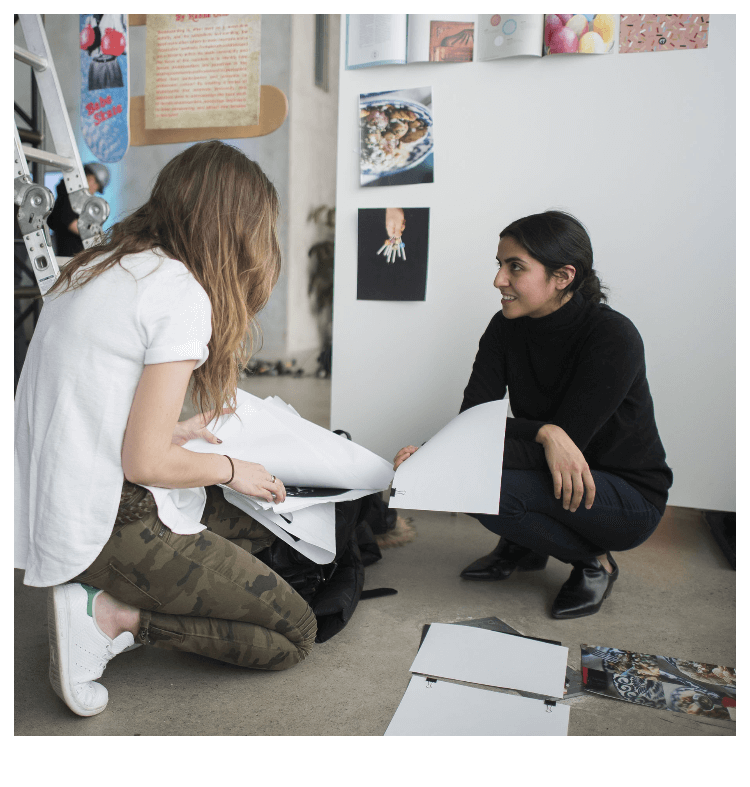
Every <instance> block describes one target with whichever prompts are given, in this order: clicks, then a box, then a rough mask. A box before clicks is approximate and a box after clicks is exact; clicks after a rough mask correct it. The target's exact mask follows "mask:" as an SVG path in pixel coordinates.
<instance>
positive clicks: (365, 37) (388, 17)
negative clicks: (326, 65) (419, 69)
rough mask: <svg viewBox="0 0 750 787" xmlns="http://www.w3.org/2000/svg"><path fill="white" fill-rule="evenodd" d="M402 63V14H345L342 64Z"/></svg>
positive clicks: (404, 17) (403, 25) (376, 64)
mask: <svg viewBox="0 0 750 787" xmlns="http://www.w3.org/2000/svg"><path fill="white" fill-rule="evenodd" d="M404 63H406V14H347V15H346V68H347V69H352V68H367V67H369V66H384V65H393V64H404Z"/></svg>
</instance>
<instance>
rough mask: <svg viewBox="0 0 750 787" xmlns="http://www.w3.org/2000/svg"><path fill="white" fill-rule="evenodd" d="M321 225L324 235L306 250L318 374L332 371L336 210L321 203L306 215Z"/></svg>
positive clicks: (326, 375) (308, 292)
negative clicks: (318, 349) (318, 346)
mask: <svg viewBox="0 0 750 787" xmlns="http://www.w3.org/2000/svg"><path fill="white" fill-rule="evenodd" d="M307 220H308V221H312V222H314V223H315V224H317V225H318V226H319V227H321V228H322V229H323V230H324V232H325V234H326V236H327V237H325V238H324V239H323V240H320V241H318V242H317V243H314V244H313V245H312V246H311V247H310V250H309V251H308V252H307V255H308V257H309V258H310V264H309V268H308V271H309V285H308V288H307V294H308V295H309V296H310V299H311V301H312V308H313V312H314V313H315V316H316V318H317V321H318V333H319V335H320V344H321V353H320V355H319V356H318V370H317V375H318V377H329V376H330V374H331V348H332V336H333V230H334V228H335V226H336V209H335V208H329V207H328V206H327V205H320V206H319V207H317V208H314V209H313V210H311V211H310V214H309V216H308V217H307Z"/></svg>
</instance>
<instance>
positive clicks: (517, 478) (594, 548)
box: [476, 469, 661, 563]
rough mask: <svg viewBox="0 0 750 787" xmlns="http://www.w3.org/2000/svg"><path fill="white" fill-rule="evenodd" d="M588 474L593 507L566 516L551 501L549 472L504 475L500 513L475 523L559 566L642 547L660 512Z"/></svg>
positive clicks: (626, 489)
mask: <svg viewBox="0 0 750 787" xmlns="http://www.w3.org/2000/svg"><path fill="white" fill-rule="evenodd" d="M591 474H592V475H593V476H594V483H595V484H596V497H595V498H594V505H593V506H592V507H591V508H590V509H587V508H586V507H585V506H584V503H583V501H581V504H580V506H579V507H578V508H577V509H576V511H574V512H570V511H566V510H565V509H564V508H563V507H562V500H557V499H556V498H555V493H554V488H553V486H552V476H551V475H550V473H549V472H548V471H543V470H507V469H506V470H503V478H502V485H501V489H500V511H499V513H498V514H497V515H495V516H492V515H489V514H477V515H476V518H477V519H478V520H479V521H480V522H481V523H482V524H483V525H484V526H485V527H486V528H487V529H488V530H491V531H492V532H493V533H497V534H498V535H499V536H503V537H505V538H507V539H508V540H509V541H513V542H514V543H516V544H519V545H521V546H524V547H528V548H529V549H533V550H534V552H537V553H538V554H540V555H552V557H555V558H557V559H558V560H562V561H563V562H564V563H572V562H573V561H574V560H581V559H584V558H589V557H597V556H599V555H603V554H604V553H605V552H610V551H611V552H623V551H625V550H626V549H633V548H634V547H637V546H639V545H640V544H642V543H643V542H644V541H645V540H646V539H647V538H648V537H649V536H650V535H651V534H652V533H653V532H654V530H656V526H657V525H658V524H659V520H660V519H661V514H660V513H659V511H658V510H657V509H656V507H655V506H653V505H652V504H651V503H649V501H648V500H646V498H645V497H643V495H642V494H641V493H640V492H638V491H637V490H636V489H634V488H633V487H632V486H630V484H628V483H627V482H625V481H623V480H622V479H621V478H618V477H617V476H615V475H612V474H611V473H604V472H601V471H599V470H593V471H592V473H591Z"/></svg>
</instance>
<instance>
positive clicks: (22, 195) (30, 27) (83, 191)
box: [13, 14, 109, 297]
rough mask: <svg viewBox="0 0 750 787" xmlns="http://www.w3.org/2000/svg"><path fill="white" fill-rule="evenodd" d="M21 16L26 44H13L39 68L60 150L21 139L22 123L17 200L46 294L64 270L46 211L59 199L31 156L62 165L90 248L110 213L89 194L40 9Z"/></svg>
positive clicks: (34, 266) (43, 97)
mask: <svg viewBox="0 0 750 787" xmlns="http://www.w3.org/2000/svg"><path fill="white" fill-rule="evenodd" d="M18 18H19V22H20V23H21V28H22V29H23V34H24V37H25V39H26V47H27V49H23V48H22V47H20V46H17V45H16V46H14V48H13V50H14V51H13V54H14V56H15V59H16V60H20V61H21V62H23V63H26V64H27V65H30V66H31V67H32V68H33V70H34V76H35V78H36V84H37V87H38V90H39V95H40V97H41V100H42V104H43V106H44V111H45V114H46V116H47V123H48V125H49V129H50V134H51V136H52V142H53V144H54V147H55V151H56V152H55V153H52V152H50V151H47V150H41V149H39V148H32V147H28V146H26V145H22V144H21V139H20V136H19V133H18V124H17V123H15V121H14V131H15V140H14V141H15V169H14V181H13V187H14V202H15V204H16V206H17V207H18V211H17V213H16V216H17V218H18V224H19V226H20V228H21V233H22V235H23V240H24V244H25V246H26V251H27V253H28V255H29V260H31V267H32V269H33V271H34V276H35V277H36V282H37V285H38V286H39V291H40V293H41V295H42V297H44V294H45V293H46V292H47V291H48V290H49V288H50V287H51V286H52V285H53V284H54V283H55V281H56V280H57V277H58V276H59V275H60V268H59V266H58V263H57V260H56V259H55V253H54V251H53V250H52V248H51V246H50V244H49V231H48V229H47V216H49V214H50V211H51V210H52V207H53V206H54V204H55V198H54V196H53V194H52V192H51V191H50V190H49V189H48V188H46V186H44V185H43V184H41V183H34V182H33V181H32V179H31V176H30V175H29V166H28V163H27V161H36V162H39V163H41V164H47V165H51V166H53V167H57V168H59V169H61V170H62V172H63V178H64V181H65V188H66V190H67V192H68V196H69V197H70V206H71V208H72V209H73V211H74V212H75V213H77V214H78V230H79V233H80V236H81V240H82V241H83V247H84V248H85V249H88V248H89V247H91V246H93V245H94V244H96V243H98V242H99V240H100V239H101V234H102V224H103V223H104V222H105V221H106V220H107V216H109V205H108V204H107V202H106V200H105V199H104V198H103V197H99V196H96V195H91V194H89V191H88V188H87V186H88V183H87V180H86V175H85V173H84V171H83V165H82V164H81V157H80V154H79V153H78V147H77V146H76V143H75V137H74V136H73V129H72V127H71V125H70V118H69V117H68V113H67V110H66V108H65V102H64V101H63V97H62V91H61V90H60V82H59V80H58V78H57V72H56V71H55V65H54V63H53V61H52V54H51V53H50V50H49V44H48V43H47V36H46V34H45V32H44V24H43V22H42V17H41V15H39V14H19V15H18Z"/></svg>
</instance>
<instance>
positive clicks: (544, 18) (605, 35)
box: [346, 14, 620, 69]
mask: <svg viewBox="0 0 750 787" xmlns="http://www.w3.org/2000/svg"><path fill="white" fill-rule="evenodd" d="M619 26H620V16H619V14H347V15H346V68H347V69H353V68H367V67H370V66H382V65H392V64H401V65H403V64H405V63H418V62H448V63H462V62H471V61H479V60H497V59H500V58H504V57H517V56H520V55H531V56H535V57H541V56H542V55H555V54H574V53H578V54H610V53H612V52H614V51H615V44H616V42H618V41H619Z"/></svg>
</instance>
